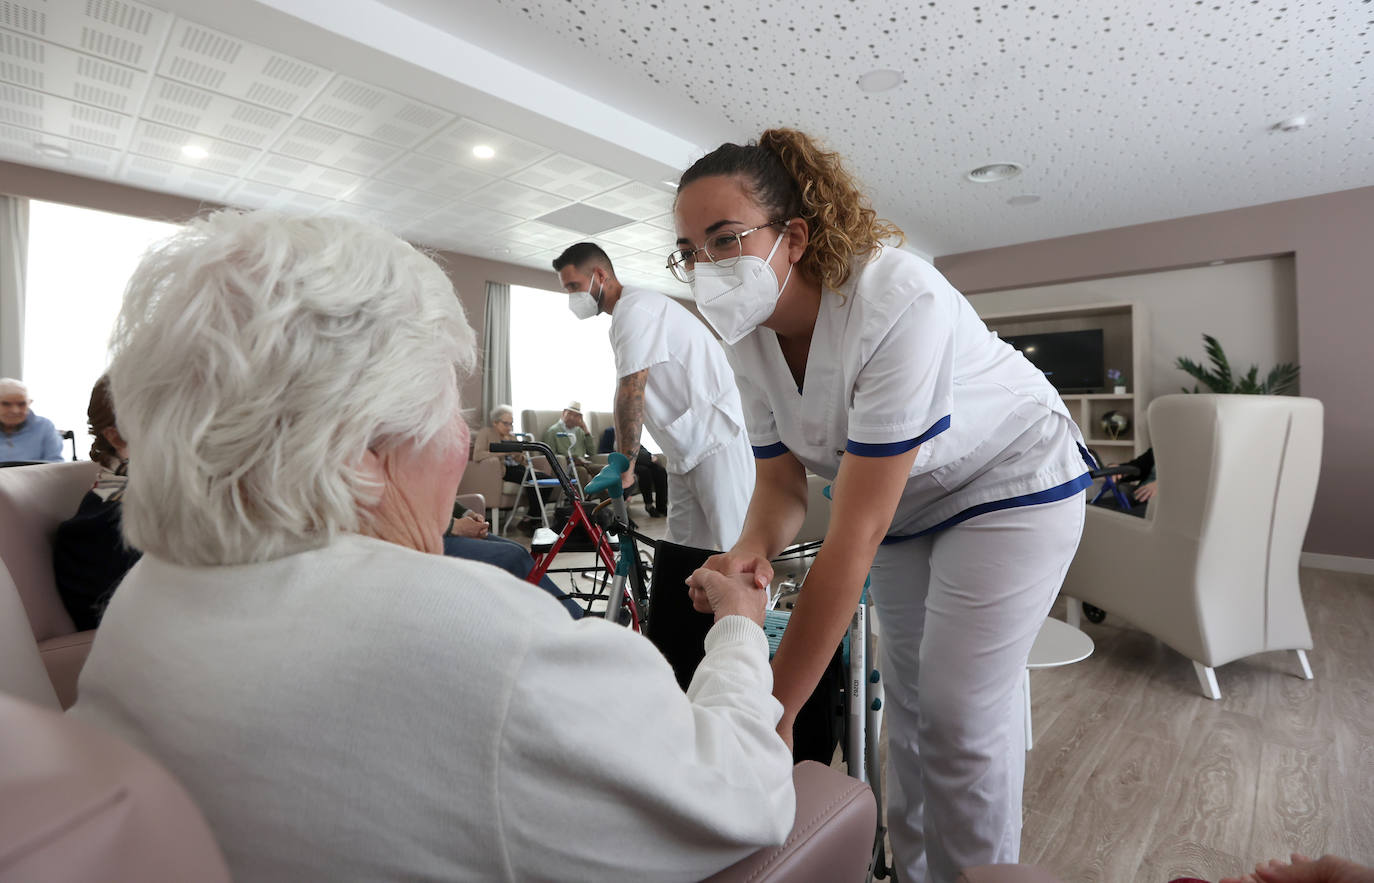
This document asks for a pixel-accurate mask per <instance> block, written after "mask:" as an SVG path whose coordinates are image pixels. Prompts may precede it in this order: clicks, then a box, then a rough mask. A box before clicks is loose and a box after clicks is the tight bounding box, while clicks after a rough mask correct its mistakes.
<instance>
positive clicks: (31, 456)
mask: <svg viewBox="0 0 1374 883" xmlns="http://www.w3.org/2000/svg"><path fill="white" fill-rule="evenodd" d="M31 404H32V402H31V401H30V400H29V390H28V387H26V386H24V384H23V383H21V382H20V381H18V380H15V379H14V378H12V377H0V461H14V462H23V461H38V460H48V461H52V462H57V461H60V460H61V459H62V437H61V436H59V435H58V434H57V430H56V429H54V428H53V425H52V421H51V420H49V419H48V418H46V417H39V416H38V415H37V414H35V413H33V412H32V411H30V410H29V405H31Z"/></svg>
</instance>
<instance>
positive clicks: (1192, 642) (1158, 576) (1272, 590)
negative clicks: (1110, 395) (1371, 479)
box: [1063, 395, 1322, 699]
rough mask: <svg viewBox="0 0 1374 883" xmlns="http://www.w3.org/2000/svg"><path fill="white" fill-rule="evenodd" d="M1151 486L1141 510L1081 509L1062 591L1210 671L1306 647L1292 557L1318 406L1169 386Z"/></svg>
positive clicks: (1156, 420)
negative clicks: (1142, 513) (1174, 390)
mask: <svg viewBox="0 0 1374 883" xmlns="http://www.w3.org/2000/svg"><path fill="white" fill-rule="evenodd" d="M1148 419H1149V422H1150V437H1151V439H1152V440H1153V442H1154V451H1155V466H1156V472H1157V478H1158V489H1157V492H1156V494H1155V497H1154V498H1153V499H1152V500H1151V501H1150V504H1149V509H1148V510H1147V516H1146V517H1145V518H1143V519H1142V518H1136V517H1133V516H1131V515H1126V514H1124V513H1121V512H1116V511H1112V510H1108V509H1102V508H1098V507H1094V506H1089V507H1088V511H1087V519H1086V523H1085V525H1084V529H1083V541H1082V543H1081V544H1080V545H1079V549H1078V554H1077V556H1076V557H1075V558H1074V561H1073V564H1072V565H1071V566H1070V567H1069V572H1068V575H1067V576H1066V578H1065V581H1064V589H1063V594H1064V595H1066V596H1069V598H1068V601H1069V622H1070V624H1072V625H1076V624H1077V620H1078V611H1079V605H1078V601H1084V602H1087V603H1089V604H1092V605H1094V606H1097V607H1100V608H1102V609H1103V610H1106V611H1107V612H1109V613H1112V614H1116V615H1119V616H1121V617H1123V618H1125V619H1127V620H1129V621H1130V622H1132V623H1134V624H1135V625H1137V626H1138V627H1140V628H1141V629H1143V630H1144V631H1146V632H1148V633H1150V634H1152V635H1154V636H1155V637H1157V638H1159V639H1160V640H1161V641H1163V642H1164V643H1166V644H1168V645H1169V646H1170V647H1173V648H1174V649H1175V650H1177V651H1179V652H1180V653H1182V654H1183V655H1185V656H1187V657H1188V658H1189V659H1191V660H1193V664H1194V666H1195V668H1196V669H1197V674H1198V679H1199V682H1200V683H1201V685H1202V689H1203V692H1204V693H1205V694H1206V695H1207V696H1209V697H1210V698H1213V699H1219V698H1221V691H1220V688H1219V687H1218V685H1217V679H1216V672H1215V671H1214V669H1215V668H1216V667H1217V666H1219V665H1224V664H1225V663H1227V662H1231V661H1233V660H1236V659H1240V658H1242V657H1245V656H1250V655H1252V654H1255V653H1263V652H1266V651H1271V650H1296V651H1297V654H1298V661H1299V664H1300V666H1301V668H1302V671H1303V675H1304V676H1305V677H1309V678H1310V677H1311V669H1310V668H1309V666H1308V664H1307V657H1306V653H1305V651H1306V650H1309V649H1311V647H1312V635H1311V632H1310V631H1309V630H1308V627H1307V615H1306V613H1305V611H1304V610H1303V605H1302V595H1301V593H1300V592H1299V589H1298V559H1299V556H1300V555H1301V552H1302V544H1303V538H1304V536H1305V535H1306V533H1307V521H1308V518H1309V516H1310V515H1311V513H1312V502H1313V499H1314V498H1315V496H1316V490H1317V476H1318V473H1319V471H1320V464H1321V448H1322V404H1321V402H1319V401H1317V400H1316V399H1308V398H1297V397H1293V396H1240V395H1229V396H1228V395H1220V396H1218V395H1172V396H1163V397H1161V398H1158V399H1155V401H1154V402H1153V403H1151V405H1150V410H1149V418H1148Z"/></svg>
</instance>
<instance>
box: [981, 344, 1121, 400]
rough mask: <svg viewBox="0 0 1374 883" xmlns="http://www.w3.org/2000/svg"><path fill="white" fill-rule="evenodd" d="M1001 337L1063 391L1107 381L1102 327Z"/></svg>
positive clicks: (1093, 387) (1095, 386)
mask: <svg viewBox="0 0 1374 883" xmlns="http://www.w3.org/2000/svg"><path fill="white" fill-rule="evenodd" d="M1002 339H1003V340H1005V341H1006V342H1007V343H1009V344H1011V345H1012V346H1014V347H1016V349H1018V350H1020V351H1021V354H1022V355H1024V356H1025V357H1026V358H1027V359H1029V360H1030V362H1031V364H1032V365H1034V366H1035V367H1037V368H1039V369H1040V370H1041V371H1043V372H1045V377H1047V378H1048V379H1049V381H1050V383H1052V384H1054V388H1055V389H1057V390H1059V391H1060V392H1099V391H1100V390H1102V388H1103V387H1104V385H1105V384H1106V379H1107V378H1106V368H1105V366H1104V365H1103V359H1102V329H1100V328H1094V329H1091V330H1088V331H1054V332H1045V333H1042V334H1017V335H1014V336H1012V337H1004V338H1002Z"/></svg>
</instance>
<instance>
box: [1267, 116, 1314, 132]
mask: <svg viewBox="0 0 1374 883" xmlns="http://www.w3.org/2000/svg"><path fill="white" fill-rule="evenodd" d="M1306 128H1307V117H1305V116H1295V117H1289V118H1288V119H1286V120H1280V121H1279V122H1277V123H1274V125H1273V129H1274V131H1275V132H1298V131H1301V130H1303V129H1306Z"/></svg>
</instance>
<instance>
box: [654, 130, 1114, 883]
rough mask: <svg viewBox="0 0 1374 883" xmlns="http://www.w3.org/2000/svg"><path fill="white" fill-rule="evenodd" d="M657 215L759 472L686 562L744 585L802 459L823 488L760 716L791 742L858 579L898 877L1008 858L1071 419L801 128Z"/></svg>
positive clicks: (742, 156) (707, 177)
mask: <svg viewBox="0 0 1374 883" xmlns="http://www.w3.org/2000/svg"><path fill="white" fill-rule="evenodd" d="M675 217H676V223H677V233H678V240H677V246H678V247H677V249H676V250H675V251H674V252H673V254H672V255H671V257H670V260H669V266H670V268H671V269H672V270H673V272H674V274H675V275H676V276H677V277H678V279H680V280H682V281H685V282H688V283H690V284H691V286H692V293H693V295H694V297H695V298H696V302H697V306H698V307H699V308H700V309H701V312H702V314H703V315H704V316H705V317H706V319H707V321H709V322H710V323H711V325H712V326H713V327H714V328H715V329H716V331H717V332H718V333H719V334H720V336H721V337H722V338H723V339H724V341H725V343H726V344H727V349H728V351H729V354H730V359H731V363H732V365H733V367H734V369H735V374H736V380H737V381H738V383H739V389H740V395H741V398H742V399H743V403H744V413H745V421H746V423H747V425H748V430H749V440H750V443H751V444H752V445H753V446H754V456H755V457H756V459H757V468H758V478H757V482H756V484H755V489H754V495H753V498H752V500H751V501H750V504H749V511H748V515H747V517H746V520H745V525H744V530H743V533H742V535H741V536H740V539H739V542H738V543H736V544H735V546H734V547H733V548H732V549H730V550H729V551H728V552H726V553H724V554H721V555H717V556H715V557H714V558H711V559H710V560H709V561H708V562H707V563H706V567H705V568H704V569H707V570H715V571H719V572H722V573H725V574H727V575H732V574H752V575H753V579H754V580H755V581H756V583H757V584H758V585H760V586H761V587H762V586H764V585H766V584H767V583H768V582H770V581H771V580H772V576H773V568H772V567H771V566H770V565H769V563H768V562H769V559H770V558H772V557H773V556H775V555H777V554H778V553H779V552H780V551H781V550H782V549H783V547H784V546H786V545H787V544H788V543H789V542H790V541H791V540H792V538H793V537H794V536H795V535H796V533H797V530H798V528H799V527H800V526H801V523H802V519H803V516H804V514H805V511H806V498H807V494H806V471H807V470H808V469H809V470H811V471H812V472H815V473H817V474H818V475H821V476H824V477H826V478H829V479H833V482H834V483H833V491H832V492H833V505H832V506H831V510H830V527H829V529H828V531H827V533H826V537H825V543H824V545H823V546H822V547H821V551H820V554H819V555H818V556H817V558H816V562H815V564H814V566H813V567H812V568H811V572H810V575H809V576H808V577H807V580H806V590H805V591H803V592H802V593H801V595H800V599H799V601H798V603H797V606H796V609H795V610H794V611H793V613H792V617H791V620H790V622H789V625H788V628H787V631H786V633H785V634H784V637H783V639H782V645H781V646H780V647H779V648H778V652H777V656H776V657H775V659H774V662H773V677H774V687H773V693H774V695H775V696H776V697H777V698H778V700H779V701H780V702H781V703H782V705H783V708H784V714H783V718H782V722H781V723H780V724H779V732H780V733H781V734H782V735H783V738H785V739H788V740H789V743H790V739H791V727H792V721H793V720H794V719H795V717H796V714H797V710H798V709H799V708H801V706H802V704H803V702H805V700H806V698H807V697H808V696H809V695H810V694H811V691H812V689H813V688H814V687H815V685H816V682H817V680H818V678H819V677H820V675H821V673H822V671H823V670H824V668H825V666H826V663H827V661H828V660H829V659H830V657H831V656H832V654H833V653H834V650H835V647H836V645H838V644H839V642H840V638H841V636H842V635H843V634H844V632H845V628H846V626H847V624H848V622H849V620H850V618H851V616H852V615H853V612H854V608H855V605H856V604H858V601H859V597H860V594H861V593H862V591H863V585H864V575H865V574H871V576H872V592H873V597H874V600H875V602H876V604H877V610H878V619H879V621H880V622H881V624H882V639H881V641H880V642H879V644H880V647H881V652H882V672H883V680H884V683H885V684H886V685H887V686H886V690H887V698H888V705H887V710H888V715H889V717H888V746H889V752H888V764H889V766H888V769H889V773H890V774H889V776H888V787H889V789H890V790H889V798H888V825H889V828H890V832H891V839H892V847H893V851H894V853H895V857H896V859H897V866H898V868H899V871H898V876H899V878H900V879H901V880H902V881H903V883H916V881H923V880H927V879H929V880H934V881H940V883H946V881H953V880H954V879H955V877H956V875H957V874H958V872H959V870H960V869H961V868H963V867H968V866H971V865H981V864H988V863H994V862H1015V861H1016V859H1017V854H1018V851H1019V848H1020V838H1021V786H1022V780H1023V778H1024V775H1025V747H1024V741H1025V733H1024V722H1023V720H1022V715H1023V713H1024V712H1023V705H1022V698H1021V692H1020V690H1021V682H1022V672H1024V670H1025V667H1026V657H1027V655H1028V654H1029V653H1030V648H1031V644H1032V643H1033V642H1034V640H1035V636H1036V633H1037V631H1038V629H1039V627H1040V624H1041V622H1043V621H1044V619H1045V616H1046V615H1047V614H1048V613H1049V609H1050V605H1051V603H1052V602H1053V601H1054V598H1055V595H1056V594H1057V593H1058V591H1059V587H1060V584H1061V582H1062V580H1063V577H1064V572H1065V571H1066V570H1067V569H1068V566H1069V561H1070V559H1071V558H1072V557H1073V554H1074V551H1075V550H1076V549H1077V547H1078V540H1079V536H1080V534H1081V533H1082V528H1083V510H1084V503H1083V499H1082V497H1081V496H1080V495H1081V493H1082V492H1083V490H1084V489H1085V488H1086V487H1088V485H1089V484H1090V480H1089V478H1088V475H1087V467H1086V465H1085V456H1086V452H1084V451H1082V449H1081V447H1080V445H1081V437H1080V435H1079V432H1078V429H1077V427H1076V426H1075V425H1074V423H1073V421H1072V420H1070V419H1069V415H1068V412H1067V411H1066V410H1065V408H1064V405H1063V403H1062V401H1061V400H1060V398H1059V395H1058V393H1057V392H1055V390H1054V388H1053V387H1052V386H1050V384H1049V382H1048V381H1046V380H1045V378H1044V376H1043V375H1042V374H1041V373H1040V372H1039V371H1037V370H1036V369H1035V368H1034V367H1032V366H1031V364H1030V362H1028V361H1027V360H1026V359H1025V358H1024V357H1022V356H1021V354H1020V353H1018V352H1016V351H1015V350H1014V349H1012V348H1011V347H1010V346H1009V345H1007V344H1006V343H1004V342H1002V341H1001V340H1000V339H998V337H997V336H996V335H994V334H992V333H991V332H989V331H988V329H987V327H986V326H985V325H984V324H983V322H982V321H981V320H980V319H979V318H978V316H977V315H976V314H975V313H974V311H973V308H972V307H971V306H970V305H969V303H968V301H967V300H965V299H964V297H963V295H961V294H960V293H959V292H958V291H956V290H955V289H954V288H953V287H952V286H951V285H950V284H949V283H948V282H947V281H945V279H944V277H942V276H941V275H940V274H939V273H938V272H936V270H935V269H934V268H933V267H932V266H930V264H928V263H926V262H925V261H923V260H921V259H920V258H918V257H916V256H914V255H912V254H910V253H907V252H905V251H901V250H899V249H896V248H891V247H888V246H886V245H883V244H882V240H884V239H887V238H892V237H900V236H901V232H900V231H899V230H897V229H896V228H895V227H893V226H892V225H890V224H888V223H886V222H884V221H879V220H878V219H877V218H876V216H875V214H874V211H873V209H872V208H870V207H869V204H868V201H867V199H866V198H865V197H864V196H863V195H862V194H861V193H860V192H859V191H858V189H857V186H856V183H855V181H854V179H853V178H851V177H850V175H849V173H848V172H846V171H845V169H844V168H843V166H842V165H841V162H840V158H839V157H838V155H836V154H834V153H828V152H825V151H823V150H822V149H820V147H819V146H818V145H817V144H816V143H815V142H814V141H812V140H811V139H810V138H808V137H807V136H806V135H804V134H802V133H800V132H797V131H794V130H790V129H771V130H769V131H766V132H764V133H763V134H762V135H761V136H760V137H759V140H758V142H757V143H756V144H749V145H745V146H740V145H736V144H723V145H721V146H720V147H719V148H718V149H716V150H715V151H713V152H712V153H710V154H708V155H706V156H705V157H703V158H701V159H700V160H698V161H697V162H696V163H695V164H694V165H693V166H692V167H691V168H690V169H688V170H687V172H686V173H685V174H684V175H683V176H682V180H681V182H680V183H679V185H678V195H677V204H676V207H675ZM778 280H782V281H781V284H779V281H778ZM737 578H739V579H745V578H748V577H745V576H739V577H737ZM699 579H701V577H699V576H695V575H694V577H693V581H698V580H699ZM691 591H692V596H693V601H694V603H695V606H696V608H697V609H698V610H702V611H705V610H707V609H709V605H708V604H707V601H706V597H705V593H704V592H703V591H701V589H700V588H695V587H694V588H693V589H692V590H691Z"/></svg>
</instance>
